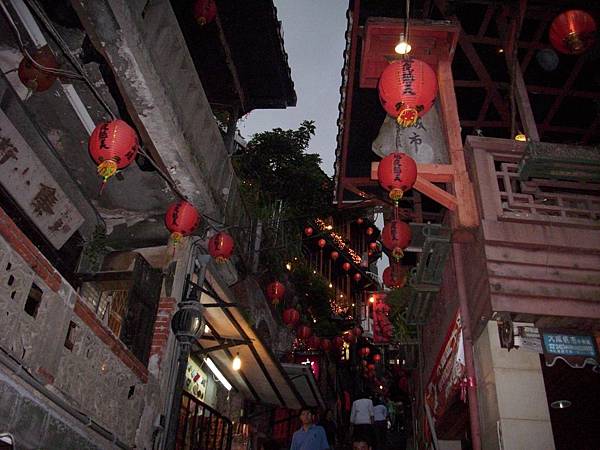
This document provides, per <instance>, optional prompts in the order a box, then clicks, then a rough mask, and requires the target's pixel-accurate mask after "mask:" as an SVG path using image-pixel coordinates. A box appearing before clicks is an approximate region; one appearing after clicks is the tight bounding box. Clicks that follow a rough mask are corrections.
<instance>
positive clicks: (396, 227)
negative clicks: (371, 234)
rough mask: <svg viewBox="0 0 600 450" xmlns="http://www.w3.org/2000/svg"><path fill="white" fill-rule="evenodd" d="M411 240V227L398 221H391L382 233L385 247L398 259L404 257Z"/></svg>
mask: <svg viewBox="0 0 600 450" xmlns="http://www.w3.org/2000/svg"><path fill="white" fill-rule="evenodd" d="M411 239H412V231H411V229H410V226H409V225H408V224H407V223H405V222H402V221H401V220H398V219H394V220H391V221H389V222H388V223H387V224H385V226H384V227H383V231H382V232H381V240H382V241H383V246H384V247H385V248H387V249H388V250H389V251H391V252H392V256H393V257H394V258H396V259H400V258H402V256H404V249H405V248H406V247H408V244H410V241H411Z"/></svg>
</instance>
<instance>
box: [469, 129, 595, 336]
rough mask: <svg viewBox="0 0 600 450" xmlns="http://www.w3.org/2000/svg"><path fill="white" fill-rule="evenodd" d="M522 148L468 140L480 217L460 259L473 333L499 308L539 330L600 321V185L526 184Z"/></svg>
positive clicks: (496, 141) (522, 145) (582, 182)
mask: <svg viewBox="0 0 600 450" xmlns="http://www.w3.org/2000/svg"><path fill="white" fill-rule="evenodd" d="M543 145H544V146H545V147H549V146H551V144H543ZM557 145H558V144H557ZM526 148H527V144H526V143H523V142H517V141H514V140H507V139H496V138H484V137H468V138H467V141H466V145H465V154H466V157H467V165H468V170H469V174H470V176H471V180H472V181H473V185H474V189H475V196H476V200H477V203H478V205H479V214H480V219H481V226H480V228H479V229H478V231H477V233H476V239H475V241H474V242H473V243H472V245H470V246H469V248H468V251H467V252H466V253H465V256H464V257H465V261H464V265H465V269H466V274H465V275H466V278H467V286H468V289H469V293H468V294H469V298H470V301H471V302H472V304H471V308H472V311H473V313H472V314H473V315H472V321H473V324H472V325H473V326H474V329H476V330H479V329H480V326H482V324H483V323H484V321H485V320H487V319H489V318H490V317H491V316H492V313H493V312H501V311H505V312H511V313H513V318H514V319H515V320H520V321H528V322H536V323H537V325H538V326H566V327H570V326H576V327H579V326H581V325H582V324H586V323H587V324H588V325H589V324H590V323H591V321H594V320H597V319H600V184H597V183H592V182H590V179H586V178H585V177H584V178H580V179H570V180H556V179H549V178H548V179H546V178H529V179H525V178H524V177H522V176H521V175H522V174H521V168H520V167H521V166H520V162H521V160H522V159H523V155H524V153H525V151H526ZM582 151H584V150H583V149H582Z"/></svg>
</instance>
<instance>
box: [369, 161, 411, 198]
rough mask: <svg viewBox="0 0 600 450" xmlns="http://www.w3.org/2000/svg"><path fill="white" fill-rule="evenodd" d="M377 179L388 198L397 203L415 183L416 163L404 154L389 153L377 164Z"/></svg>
mask: <svg viewBox="0 0 600 450" xmlns="http://www.w3.org/2000/svg"><path fill="white" fill-rule="evenodd" d="M377 178H378V179H379V184H380V185H381V187H382V188H383V189H385V190H386V191H389V196H390V198H391V199H392V200H394V201H398V200H400V199H401V198H402V196H403V195H404V193H405V192H406V191H408V190H410V189H411V188H412V187H413V185H414V184H415V181H417V163H415V160H414V159H412V158H411V157H410V156H408V155H407V154H406V153H402V152H395V153H390V154H389V155H387V156H386V157H385V158H383V159H382V160H381V161H380V162H379V167H378V168H377Z"/></svg>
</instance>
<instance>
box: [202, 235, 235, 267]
mask: <svg viewBox="0 0 600 450" xmlns="http://www.w3.org/2000/svg"><path fill="white" fill-rule="evenodd" d="M233 247H234V244H233V238H232V237H231V236H229V235H228V234H227V233H217V234H215V235H214V236H213V237H211V238H210V239H209V240H208V253H209V254H210V256H212V257H213V258H215V260H216V261H217V262H219V263H223V262H225V261H227V260H228V259H229V258H231V255H233Z"/></svg>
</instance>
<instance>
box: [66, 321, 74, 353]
mask: <svg viewBox="0 0 600 450" xmlns="http://www.w3.org/2000/svg"><path fill="white" fill-rule="evenodd" d="M76 329H77V324H76V323H75V322H69V329H68V330H67V336H66V337H65V347H66V348H68V349H69V350H71V351H72V350H73V346H74V345H75V330H76Z"/></svg>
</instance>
